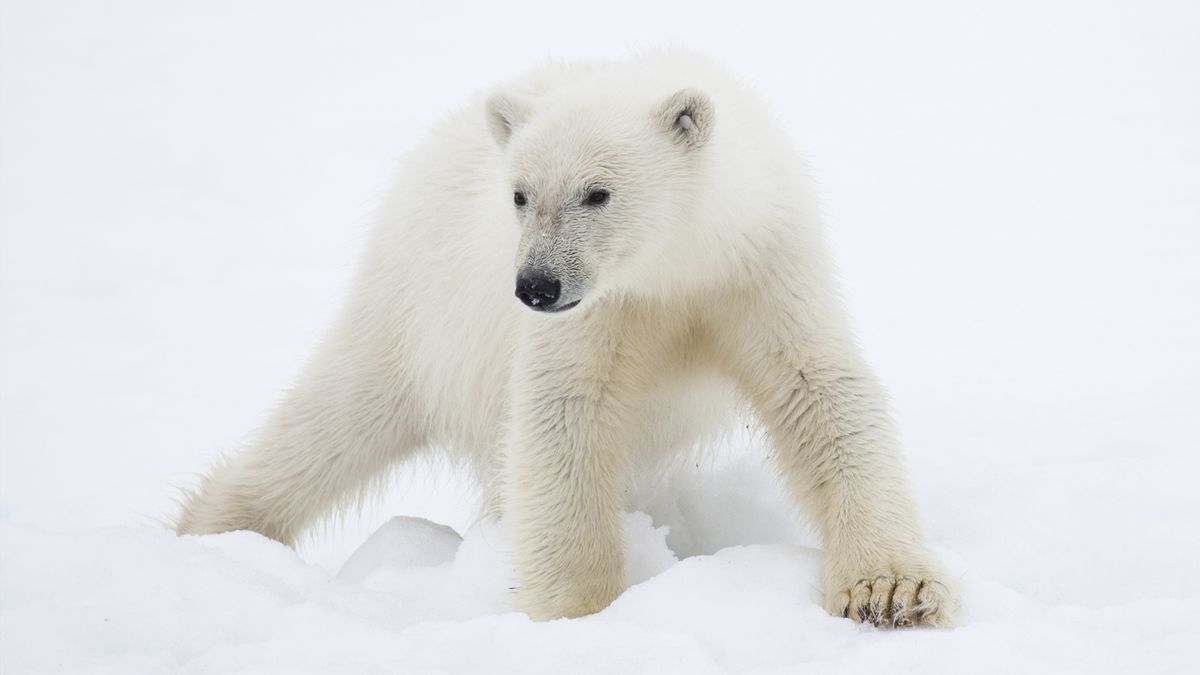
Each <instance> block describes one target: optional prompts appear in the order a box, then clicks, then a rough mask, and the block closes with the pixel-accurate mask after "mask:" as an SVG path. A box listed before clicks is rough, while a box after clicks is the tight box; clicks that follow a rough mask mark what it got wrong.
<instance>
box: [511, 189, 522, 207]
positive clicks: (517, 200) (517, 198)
mask: <svg viewBox="0 0 1200 675" xmlns="http://www.w3.org/2000/svg"><path fill="white" fill-rule="evenodd" d="M513 203H514V204H516V205H517V206H525V193H524V192H514V193H513Z"/></svg>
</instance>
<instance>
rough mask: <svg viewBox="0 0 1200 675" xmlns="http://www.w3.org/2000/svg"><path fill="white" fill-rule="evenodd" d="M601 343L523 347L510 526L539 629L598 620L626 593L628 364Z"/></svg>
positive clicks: (509, 453)
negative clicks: (622, 370)
mask: <svg viewBox="0 0 1200 675" xmlns="http://www.w3.org/2000/svg"><path fill="white" fill-rule="evenodd" d="M536 318H539V319H540V317H536ZM575 328H577V327H575ZM562 330H569V328H568V327H563V328H562ZM593 330H594V331H601V332H603V329H602V328H599V327H596V328H594V329H593ZM547 332H552V331H547ZM584 333H586V331H584ZM594 337H595V335H590V336H585V335H584V334H580V335H578V336H574V337H566V338H565V337H562V336H553V335H545V334H543V335H540V336H537V337H535V338H533V339H527V340H524V341H523V342H522V344H521V346H520V347H519V350H520V351H521V353H520V354H519V355H518V357H517V362H516V366H517V367H516V369H515V370H514V373H515V374H514V378H515V382H514V385H513V393H512V400H511V405H512V419H511V421H510V426H509V430H508V439H507V444H506V445H507V447H506V451H505V456H506V461H505V464H506V466H505V470H506V478H505V481H504V486H505V490H506V500H505V508H504V519H505V522H506V524H507V526H508V527H509V528H510V533H511V536H512V540H513V547H514V554H515V564H516V571H517V588H516V590H515V598H514V600H515V604H516V606H517V608H518V609H520V610H522V611H524V612H526V613H527V614H529V616H530V617H531V618H533V619H535V620H547V619H556V618H561V617H576V616H583V615H586V614H592V613H594V612H597V611H599V610H601V609H604V608H605V607H607V606H608V605H609V604H610V603H611V602H612V601H613V600H614V599H616V597H617V596H618V595H619V594H620V593H621V591H622V590H624V587H625V579H624V551H623V540H622V531H621V497H620V485H621V484H622V480H623V472H622V465H623V464H624V459H625V458H624V456H623V454H622V452H623V444H622V432H621V419H622V418H626V417H627V416H626V415H624V414H623V412H622V410H623V406H622V399H623V398H624V396H625V393H624V392H623V391H622V388H621V385H620V381H621V379H622V378H621V376H620V374H619V373H617V372H616V371H617V370H618V368H619V367H620V363H619V362H620V359H619V358H618V357H617V356H616V354H615V350H613V349H612V345H609V344H605V342H604V341H603V340H595V339H591V338H594ZM568 346H569V348H568Z"/></svg>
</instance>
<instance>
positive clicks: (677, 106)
mask: <svg viewBox="0 0 1200 675" xmlns="http://www.w3.org/2000/svg"><path fill="white" fill-rule="evenodd" d="M713 117H714V115H713V104H712V101H711V100H710V99H709V98H708V96H707V95H706V94H705V93H704V92H702V91H700V90H698V89H680V90H679V91H677V92H675V93H674V94H671V96H670V98H668V99H667V100H666V101H664V102H663V104H662V105H660V106H659V108H658V113H657V114H656V115H655V118H656V121H657V122H658V126H659V128H661V129H663V130H664V131H666V132H667V133H669V134H670V135H671V137H672V138H673V139H675V142H677V143H679V144H680V145H683V146H684V147H687V148H693V149H695V148H699V147H700V146H702V145H704V144H705V143H706V142H708V139H709V138H710V137H712V127H713Z"/></svg>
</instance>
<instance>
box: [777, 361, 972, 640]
mask: <svg viewBox="0 0 1200 675" xmlns="http://www.w3.org/2000/svg"><path fill="white" fill-rule="evenodd" d="M855 360H856V359H853V358H851V359H848V360H846V361H840V360H838V359H833V360H827V359H826V358H813V359H806V360H804V361H803V362H792V363H790V364H786V365H784V364H781V365H779V366H778V370H777V371H776V372H775V373H774V374H773V377H769V378H767V380H766V381H769V382H773V383H774V388H773V390H772V391H771V392H770V393H769V394H768V395H766V396H763V397H761V401H762V403H763V404H762V405H761V406H760V411H761V412H762V413H763V416H764V418H765V419H766V420H767V424H768V426H769V427H770V430H771V435H772V437H773V440H774V446H775V456H776V459H777V461H778V464H779V466H780V468H781V469H782V472H783V474H784V476H785V478H786V480H787V482H788V484H789V486H790V487H791V488H792V490H793V492H795V493H797V494H798V495H800V496H801V499H802V500H804V501H806V502H808V504H809V506H810V509H809V510H810V511H811V513H812V514H813V516H814V518H815V520H816V524H817V526H818V528H819V529H820V531H821V534H822V539H823V541H824V543H825V548H826V563H825V606H826V609H827V610H828V611H829V612H830V613H832V614H834V615H835V616H845V617H849V618H851V619H853V620H854V621H859V622H869V623H872V624H874V625H877V626H882V625H888V626H896V627H906V626H913V625H928V626H949V625H951V624H952V623H953V621H954V599H953V597H952V596H951V594H950V591H949V589H948V588H947V586H946V583H945V581H944V580H943V576H942V572H941V570H940V569H939V566H938V564H937V561H936V560H935V559H934V557H933V556H932V555H931V554H930V553H929V552H928V550H927V548H926V545H925V542H924V538H923V537H922V534H921V529H920V526H919V524H918V519H917V515H916V508H915V506H914V504H913V501H912V497H911V494H910V490H909V486H908V481H907V478H906V476H905V471H904V467H903V461H902V457H901V451H900V447H899V443H898V442H897V440H896V434H895V432H894V430H893V424H892V421H891V418H890V415H889V413H888V411H887V406H886V402H885V397H884V395H883V393H882V391H881V389H880V387H879V385H878V384H877V383H876V381H875V378H874V376H873V375H872V374H871V372H870V371H869V370H868V369H867V368H866V367H865V366H863V365H861V364H855V363H854V361H855Z"/></svg>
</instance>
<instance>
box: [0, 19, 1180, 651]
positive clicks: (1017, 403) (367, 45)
mask: <svg viewBox="0 0 1200 675" xmlns="http://www.w3.org/2000/svg"><path fill="white" fill-rule="evenodd" d="M1198 33H1200V9H1198V8H1197V6H1196V5H1195V3H1186V2H1178V3H1171V2H1147V3H1137V4H1136V5H1134V4H1132V3H1130V4H1121V3H1103V2H1097V3H1087V4H1079V5H1071V4H1070V3H1025V2H1009V3H996V4H994V5H990V6H984V5H983V4H976V3H966V4H964V3H951V2H930V1H923V2H917V3H903V4H902V5H897V4H889V3H820V4H810V3H796V4H793V5H791V6H789V7H788V8H782V7H777V6H773V5H772V4H771V3H759V2H752V1H747V2H740V3H736V5H735V6H722V7H717V6H706V5H703V4H697V3H655V4H653V5H651V4H649V3H635V2H631V1H629V0H609V2H606V3H604V4H603V5H602V6H601V5H596V4H594V3H592V4H589V5H586V6H573V5H572V4H571V3H567V2H556V3H552V4H550V3H547V4H545V5H543V6H540V7H536V6H534V5H531V4H529V3H526V2H519V1H518V2H507V3H496V4H488V5H481V6H478V7H473V8H470V9H466V8H462V7H451V6H435V5H434V4H432V3H427V4H426V5H425V6H422V7H419V8H418V7H406V6H403V5H400V4H395V5H393V4H390V3H383V2H370V1H367V0H364V1H363V2H356V3H337V4H334V3H329V4H324V5H322V4H316V3H279V4H273V3H260V4H253V5H245V4H243V3H229V2H223V1H218V2H211V3H156V2H149V1H148V0H145V1H143V0H115V1H113V2H106V3H85V2H66V1H54V2H39V3H33V2H25V3H18V2H14V1H12V0H5V2H4V3H3V4H2V5H0V672H4V673H63V672H67V673H305V672H321V673H327V672H337V673H376V672H378V673H384V672H388V673H392V672H447V673H458V672H486V673H506V672H520V673H560V672H583V673H587V672H648V673H710V672H712V673H716V672H759V673H783V672H810V671H811V672H820V673H824V672H838V673H843V672H845V673H854V672H871V673H876V672H880V671H881V670H886V671H888V672H923V673H962V672H972V673H975V672H996V673H1022V674H1025V673H1034V674H1036V673H1105V672H1113V673H1127V672H1144V673H1154V672H1168V671H1170V672H1178V671H1180V670H1185V671H1186V670H1187V668H1188V666H1187V665H1186V664H1187V663H1189V662H1191V659H1190V657H1191V654H1192V652H1193V651H1194V645H1195V644H1197V641H1198V640H1200V629H1198V628H1197V627H1196V622H1195V621H1194V616H1193V614H1194V611H1191V610H1192V609H1193V608H1194V607H1195V606H1197V603H1198V601H1200V575H1197V574H1196V573H1195V569H1196V561H1197V560H1198V559H1200V528H1197V527H1196V525H1195V523H1196V521H1197V517H1198V516H1200V492H1198V491H1197V490H1196V476H1197V475H1198V473H1200V455H1198V453H1197V450H1198V449H1200V447H1198V446H1200V425H1197V416H1196V410H1200V395H1197V391H1196V382H1197V381H1200V351H1198V347H1197V346H1198V345H1200V257H1198V255H1197V250H1200V190H1197V186H1200V125H1198V124H1197V123H1196V120H1197V119H1200V83H1198V81H1197V79H1196V77H1195V74H1196V64H1197V63H1200V43H1198V42H1197V41H1196V40H1195V35H1197V34H1198ZM670 44H676V45H689V46H692V47H695V48H697V49H700V50H701V51H704V52H706V53H708V54H710V55H711V56H712V57H713V58H714V59H716V60H717V61H719V62H721V63H724V64H725V65H726V66H727V67H729V68H730V69H731V70H733V71H734V72H737V73H739V74H742V75H744V76H745V78H746V79H747V81H748V82H750V83H751V84H752V85H753V86H755V87H756V88H757V89H759V90H760V91H762V92H763V93H764V95H765V96H766V97H767V98H768V99H769V100H770V101H771V102H772V106H773V108H774V110H775V111H776V113H777V115H778V116H779V118H780V119H781V120H782V121H783V122H784V124H785V125H786V127H787V128H788V129H789V131H790V133H792V134H793V136H794V138H795V140H796V144H797V146H798V147H800V148H802V149H803V150H804V152H805V154H806V155H807V157H808V158H809V160H810V161H811V163H812V165H813V166H814V171H815V173H816V176H817V178H818V180H819V182H820V186H821V194H822V196H823V199H824V207H825V211H826V213H827V215H828V219H829V224H830V231H831V238H832V241H833V244H834V247H835V249H836V252H837V257H838V261H839V264H840V267H841V268H842V271H843V275H844V277H845V279H846V296H847V300H848V303H849V306H850V307H851V309H852V311H853V314H854V317H855V320H856V323H857V325H858V327H859V329H860V335H861V338H862V342H863V345H864V348H865V349H866V351H867V355H868V358H869V359H870V360H871V361H872V362H873V363H874V364H875V365H876V367H877V369H878V370H879V372H880V374H881V376H882V378H883V380H884V381H885V382H886V383H887V385H888V387H889V389H890V390H891V392H892V395H893V401H894V405H895V408H896V412H897V417H898V419H899V422H900V426H901V428H902V432H903V436H904V439H905V442H906V446H907V448H908V457H909V465H910V470H911V474H912V480H913V483H914V489H915V490H916V495H917V499H918V502H919V503H920V505H921V509H922V512H923V514H924V520H925V523H926V529H927V531H928V535H929V538H930V540H931V542H932V543H933V545H934V546H935V547H936V549H937V551H938V552H939V554H940V555H942V556H943V558H944V560H945V561H946V563H947V565H948V566H949V567H950V569H951V570H952V572H953V574H954V576H955V577H956V578H957V580H958V581H959V583H960V584H961V585H962V587H963V591H964V598H965V604H964V608H963V612H962V625H961V626H960V627H959V628H956V629H954V630H948V631H908V632H887V631H877V630H874V629H870V628H863V627H859V626H856V625H854V624H852V623H851V622H848V621H844V620H838V619H833V618H831V617H828V616H826V615H825V614H824V613H822V612H821V610H820V609H819V607H818V606H817V605H816V604H815V601H816V597H817V592H818V590H817V589H818V582H819V577H820V564H821V554H820V552H819V549H818V543H817V542H816V540H815V538H814V537H813V536H812V534H811V533H810V532H809V531H808V529H807V527H806V526H805V525H804V523H803V522H801V521H800V520H798V519H797V518H796V517H795V514H794V513H793V512H792V510H791V509H790V508H789V507H788V505H787V502H786V500H785V499H784V497H783V496H782V493H781V491H780V488H779V486H778V484H777V481H776V480H775V479H774V477H773V476H772V474H771V472H770V469H769V465H767V464H766V463H765V461H764V457H765V452H764V448H763V446H762V441H761V439H760V438H758V437H756V436H753V435H750V434H747V435H746V436H745V437H744V438H738V439H737V440H736V442H734V443H731V447H730V448H729V449H728V452H727V453H725V454H724V455H723V456H721V457H719V458H717V459H715V460H714V461H713V462H710V463H702V464H700V465H699V466H695V465H687V466H685V467H682V468H681V469H680V470H679V471H678V472H676V473H675V474H673V475H672V476H671V477H670V479H669V481H668V482H667V484H666V485H665V486H659V487H658V488H655V487H653V486H648V487H640V488H639V490H638V492H636V493H635V494H634V495H633V500H632V504H631V511H630V513H629V514H628V515H627V516H626V518H625V531H626V544H627V547H628V550H629V555H628V560H627V567H628V569H627V573H628V577H629V581H630V584H631V586H630V588H629V589H628V590H627V591H626V592H625V594H624V595H622V596H621V597H620V598H619V599H618V600H617V602H616V603H614V604H613V605H612V606H611V607H610V608H608V609H607V610H605V611H603V612H601V613H599V614H597V615H594V616H591V617H586V618H582V619H576V620H569V621H555V622H548V623H532V622H530V621H529V620H528V619H526V618H525V617H524V616H523V615H521V614H518V613H515V612H512V611H511V609H510V608H509V607H508V604H507V597H508V588H509V586H510V585H511V581H510V576H511V566H510V565H509V563H508V562H507V560H508V559H507V542H505V541H504V535H503V531H502V530H501V529H498V528H496V527H494V526H485V525H479V524H478V523H475V522H474V519H473V513H474V507H475V501H474V496H473V495H472V493H471V492H470V490H469V488H468V485H467V483H466V481H465V480H464V479H463V477H462V476H460V475H459V474H458V473H456V472H455V470H454V469H452V468H451V467H448V466H444V465H442V464H441V463H439V462H436V461H431V462H426V463H419V464H416V465H413V466H411V467H408V468H406V469H405V470H404V471H402V472H400V473H399V474H398V475H397V476H396V477H395V479H394V480H393V481H392V483H391V485H390V488H389V490H388V492H387V493H386V495H384V496H381V498H380V499H379V500H377V501H374V502H371V503H368V504H366V505H365V506H364V508H363V510H362V512H361V513H355V514H348V515H346V516H345V517H343V518H342V519H340V520H337V521H335V522H332V523H330V524H329V525H327V526H326V527H323V528H320V529H318V530H317V531H316V532H314V533H313V536H312V537H311V538H310V539H309V540H307V541H305V542H304V543H303V545H301V546H300V548H299V550H298V551H292V550H290V549H287V548H284V547H282V546H280V545H278V544H276V543H274V542H271V541H269V540H266V539H263V538H262V537H259V536H257V535H254V534H250V533H229V534H225V535H220V536H214V537H188V538H177V537H175V536H173V535H172V534H170V533H169V532H167V531H166V530H165V529H164V528H163V527H162V525H161V521H162V520H163V519H164V518H166V517H168V516H169V515H170V514H171V513H172V512H173V509H174V504H173V499H175V498H176V497H177V494H178V493H177V491H176V489H177V488H178V487H179V486H184V485H191V484H193V483H194V481H195V473H196V472H199V471H202V470H203V469H205V468H206V467H207V466H208V465H209V464H210V463H211V461H212V460H213V459H214V458H215V457H216V456H217V454H219V453H220V452H225V451H231V450H233V449H235V448H236V447H237V446H238V444H239V442H240V441H241V440H242V439H243V438H244V436H245V434H247V433H248V432H249V431H250V430H252V429H253V428H254V426H255V424H256V423H257V421H258V420H260V419H261V418H262V416H263V414H264V412H265V410H266V409H268V408H269V406H270V405H271V403H272V402H273V401H274V400H275V399H276V397H277V396H278V393H279V391H280V390H281V389H282V388H283V387H284V386H286V384H287V383H288V381H289V379H290V378H291V377H292V376H293V375H294V374H295V372H296V371H297V370H298V368H299V367H300V365H301V364H302V363H303V360H304V358H305V356H306V354H307V353H308V351H309V349H310V348H311V346H312V344H313V343H314V341H315V340H316V339H317V338H318V336H319V335H320V333H321V329H322V328H323V326H324V325H325V324H326V323H327V322H328V320H329V319H330V317H331V316H332V314H333V312H334V311H335V309H336V307H337V303H338V300H339V298H340V296H341V293H342V292H343V290H344V288H345V286H346V283H347V280H348V277H349V275H350V273H351V270H352V268H353V264H354V259H355V256H356V254H357V250H358V246H359V244H360V243H361V241H362V240H363V233H364V231H365V229H366V227H367V226H368V224H369V222H370V215H371V212H372V210H373V208H374V204H375V203H376V201H377V199H378V197H379V194H380V191H381V189H382V186H383V185H384V184H385V183H386V181H387V180H388V177H389V175H390V174H391V172H392V169H393V167H394V165H395V164H396V163H397V162H398V161H402V158H403V154H404V152H405V151H406V149H408V148H411V147H412V146H413V144H414V143H416V142H417V140H418V139H419V138H420V137H421V134H422V133H423V131H424V129H426V128H428V126H429V125H430V124H432V123H434V122H436V120H438V119H439V118H440V117H441V116H442V115H444V114H445V112H446V111H447V110H449V109H452V108H453V107H454V106H456V105H460V104H461V103H462V102H463V101H464V100H466V98H467V97H469V96H472V95H474V94H477V93H480V92H484V91H486V90H487V89H488V87H490V86H492V85H493V84H495V83H498V82H501V81H503V80H504V79H505V78H507V77H509V76H511V75H513V74H515V73H518V72H520V71H521V70H523V69H525V68H527V67H529V66H530V65H533V64H536V63H539V62H541V61H542V60H543V59H545V58H547V57H550V56H554V57H564V58H569V57H588V56H621V55H622V54H625V53H627V52H628V51H629V50H631V49H635V48H638V47H641V46H657V45H670ZM449 528H453V530H450V529H449ZM455 531H456V532H460V533H462V540H461V543H460V542H459V541H458V535H457V534H455ZM372 533H374V534H372Z"/></svg>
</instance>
